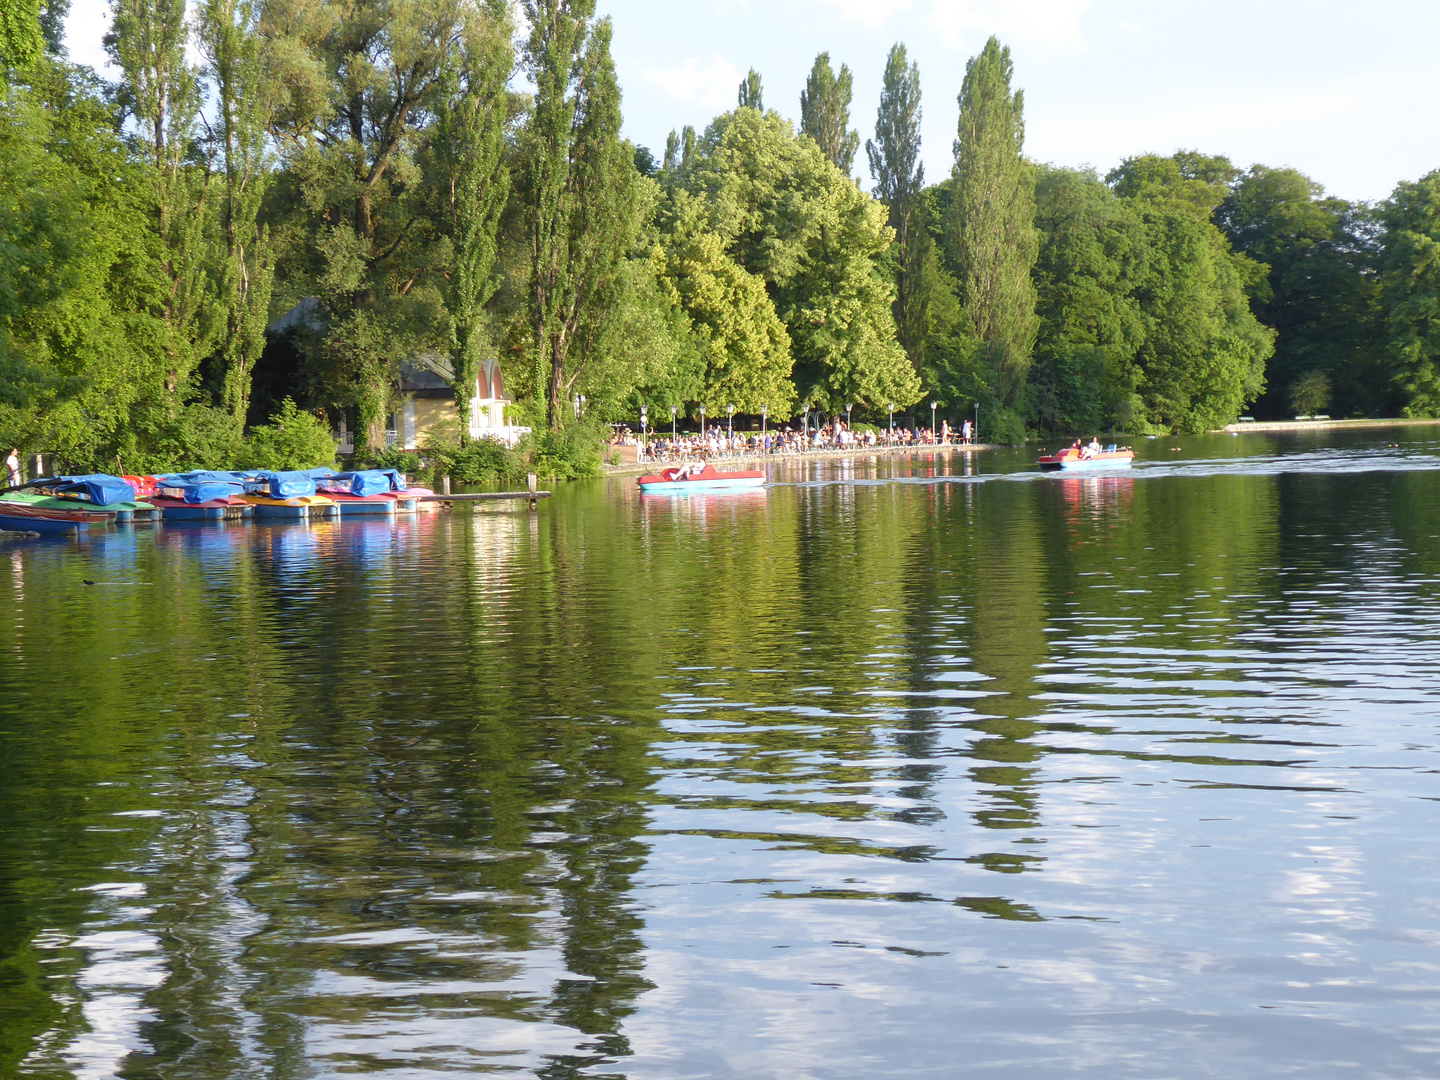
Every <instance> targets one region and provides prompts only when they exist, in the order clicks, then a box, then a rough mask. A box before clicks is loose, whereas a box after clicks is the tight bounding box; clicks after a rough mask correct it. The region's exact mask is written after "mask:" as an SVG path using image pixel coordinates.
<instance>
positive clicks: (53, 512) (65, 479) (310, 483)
mask: <svg viewBox="0 0 1440 1080" xmlns="http://www.w3.org/2000/svg"><path fill="white" fill-rule="evenodd" d="M432 494H433V493H432V492H431V491H430V490H429V489H428V488H416V487H407V486H406V483H405V477H404V476H403V475H402V474H401V473H399V472H397V471H396V470H394V469H361V470H356V471H353V472H335V471H334V470H333V469H310V470H307V471H304V472H275V471H271V470H255V471H250V472H220V471H215V470H197V471H193V472H186V473H172V474H167V475H163V476H109V475H106V474H103V473H91V474H87V475H84V476H53V477H48V478H46V479H42V480H35V481H32V482H31V483H29V484H26V485H24V486H22V487H19V488H10V489H7V490H5V491H4V492H3V493H0V530H10V531H19V532H34V533H41V534H61V533H68V532H74V531H76V530H77V529H86V528H89V527H90V526H91V525H95V524H102V525H104V524H110V523H113V522H127V521H156V520H162V521H223V520H226V519H237V518H251V517H253V518H271V519H278V520H288V521H306V520H309V519H311V518H326V517H349V516H352V515H360V514H364V515H394V514H404V513H414V512H415V511H416V510H418V509H420V508H421V507H422V506H425V505H427V504H426V502H425V497H426V496H430V495H432ZM428 505H429V506H435V505H436V504H435V503H429V504H428Z"/></svg>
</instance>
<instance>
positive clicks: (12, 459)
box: [5, 446, 20, 487]
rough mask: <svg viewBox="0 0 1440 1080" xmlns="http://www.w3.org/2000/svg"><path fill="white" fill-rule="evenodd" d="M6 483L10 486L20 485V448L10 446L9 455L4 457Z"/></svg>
mask: <svg viewBox="0 0 1440 1080" xmlns="http://www.w3.org/2000/svg"><path fill="white" fill-rule="evenodd" d="M5 473H6V481H5V482H6V483H7V484H8V485H9V486H10V487H19V486H20V448H19V447H18V446H12V447H11V448H10V453H9V455H8V456H7V457H6V458H5Z"/></svg>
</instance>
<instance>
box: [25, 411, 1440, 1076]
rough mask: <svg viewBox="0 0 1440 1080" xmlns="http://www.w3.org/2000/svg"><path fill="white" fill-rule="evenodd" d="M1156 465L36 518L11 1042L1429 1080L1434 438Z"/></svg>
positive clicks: (1436, 628)
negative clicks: (237, 520)
mask: <svg viewBox="0 0 1440 1080" xmlns="http://www.w3.org/2000/svg"><path fill="white" fill-rule="evenodd" d="M1392 443H1394V444H1397V445H1394V446H1392V445H1390V444H1392ZM1139 450H1140V452H1141V461H1140V462H1139V463H1138V464H1137V467H1136V468H1135V470H1134V472H1133V475H1131V476H1125V477H1093V478H1085V479H1070V478H1055V477H1044V478H1041V477H1038V476H1036V475H1034V474H1033V472H1027V471H1024V470H1025V469H1026V466H1027V462H1029V461H1030V460H1032V459H1033V454H1034V448H1031V449H1030V450H1029V451H1027V452H1025V453H1019V452H1015V453H1011V452H1005V451H996V452H992V453H987V454H985V455H982V456H981V459H980V460H979V461H978V462H977V463H967V462H966V461H964V460H963V459H959V458H956V459H954V460H953V461H950V462H947V461H945V460H944V459H931V458H929V457H921V458H916V459H914V460H910V461H888V460H879V461H874V460H859V461H856V462H854V463H852V464H841V463H836V462H830V463H824V464H813V463H812V464H807V465H785V466H777V467H776V468H775V470H774V477H773V478H774V479H775V480H776V481H777V486H775V487H773V488H771V489H770V490H769V491H768V492H767V493H763V494H756V495H747V496H738V497H711V498H698V497H696V498H690V499H673V500H672V499H668V498H641V497H639V496H638V495H637V494H636V493H635V491H634V487H633V481H630V480H612V481H605V482H596V483H593V484H588V485H574V486H571V487H569V488H566V489H564V490H562V491H560V492H558V493H557V497H556V498H555V499H553V500H551V501H550V502H549V503H547V504H546V505H545V506H544V507H543V508H542V509H541V511H540V512H539V513H538V514H537V515H534V516H531V515H529V514H528V513H525V512H519V513H514V512H488V513H477V514H475V515H473V516H468V515H422V516H421V517H420V518H419V519H418V520H414V521H402V522H400V523H398V524H395V525H391V524H389V523H375V522H354V521H346V522H344V523H343V524H335V523H323V524H321V523H317V524H316V525H314V526H311V527H309V528H303V527H294V526H283V525H276V526H269V525H247V526H208V527H207V526H196V527H180V526H164V527H159V526H156V527H146V526H141V527H138V528H133V529H132V528H123V529H117V530H114V531H110V532H104V533H97V534H95V535H94V536H92V537H90V538H89V539H88V540H86V541H59V542H54V541H52V542H45V543H14V542H3V543H0V1075H18V1076H23V1077H72V1076H73V1077H108V1076H122V1077H156V1078H221V1077H223V1078H230V1077H256V1078H259V1077H280V1078H292V1077H296V1078H298V1077H316V1076H331V1075H341V1074H351V1073H377V1074H382V1075H386V1076H391V1077H405V1078H412V1077H414V1078H419V1077H438V1076H439V1075H441V1074H453V1073H457V1072H459V1073H472V1074H479V1073H487V1072H495V1073H502V1074H509V1075H517V1076H522V1077H523V1076H537V1077H544V1078H560V1077H627V1078H632V1080H670V1078H679V1077H714V1078H732V1077H733V1078H751V1077H777V1078H778V1077H784V1078H807V1077H815V1078H822V1077H823V1078H871V1077H950V1076H955V1075H966V1076H970V1075H974V1076H997V1077H1027V1078H1029V1077H1045V1076H1069V1075H1080V1076H1096V1077H1102V1076H1103V1077H1127V1076H1128V1077H1146V1078H1151V1077H1225V1078H1234V1077H1256V1076H1277V1077H1279V1076H1285V1077H1336V1076H1356V1077H1367V1078H1369V1077H1433V1076H1435V1075H1437V1073H1440V867H1437V862H1436V845H1435V835H1436V826H1437V819H1440V775H1437V770H1440V730H1437V729H1440V432H1437V431H1436V430H1435V429H1421V428H1415V429H1408V430H1407V431H1405V432H1401V433H1397V432H1394V431H1385V432H1376V433H1365V434H1359V433H1356V434H1351V435H1349V436H1344V437H1338V436H1337V437H1334V438H1332V439H1330V441H1329V442H1326V443H1319V442H1302V441H1298V440H1284V439H1276V438H1269V437H1265V436H1260V435H1253V436H1246V437H1242V438H1235V439H1219V438H1211V439H1189V440H1184V441H1177V440H1174V439H1171V438H1166V439H1161V440H1154V441H1149V442H1145V443H1144V444H1143V445H1142V446H1141V447H1139ZM85 579H89V580H91V581H94V582H95V584H94V585H87V584H84V581H85Z"/></svg>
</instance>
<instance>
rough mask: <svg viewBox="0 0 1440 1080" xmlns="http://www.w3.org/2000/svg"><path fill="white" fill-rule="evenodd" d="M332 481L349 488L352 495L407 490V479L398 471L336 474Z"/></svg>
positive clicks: (381, 493)
mask: <svg viewBox="0 0 1440 1080" xmlns="http://www.w3.org/2000/svg"><path fill="white" fill-rule="evenodd" d="M332 479H334V480H336V481H339V482H340V483H341V484H343V485H346V486H348V487H349V489H350V494H351V495H383V494H384V493H385V492H387V491H404V490H405V477H404V476H402V475H401V474H400V472H399V470H397V469H361V470H359V471H357V472H348V473H336V474H335V475H334V476H333V477H332Z"/></svg>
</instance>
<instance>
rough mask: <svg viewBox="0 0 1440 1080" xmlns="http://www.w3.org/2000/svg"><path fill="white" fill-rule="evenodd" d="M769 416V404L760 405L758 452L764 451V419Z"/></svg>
mask: <svg viewBox="0 0 1440 1080" xmlns="http://www.w3.org/2000/svg"><path fill="white" fill-rule="evenodd" d="M769 418H770V406H769V405H761V406H760V452H761V453H764V452H765V421H766V420H768V419H769Z"/></svg>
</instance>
